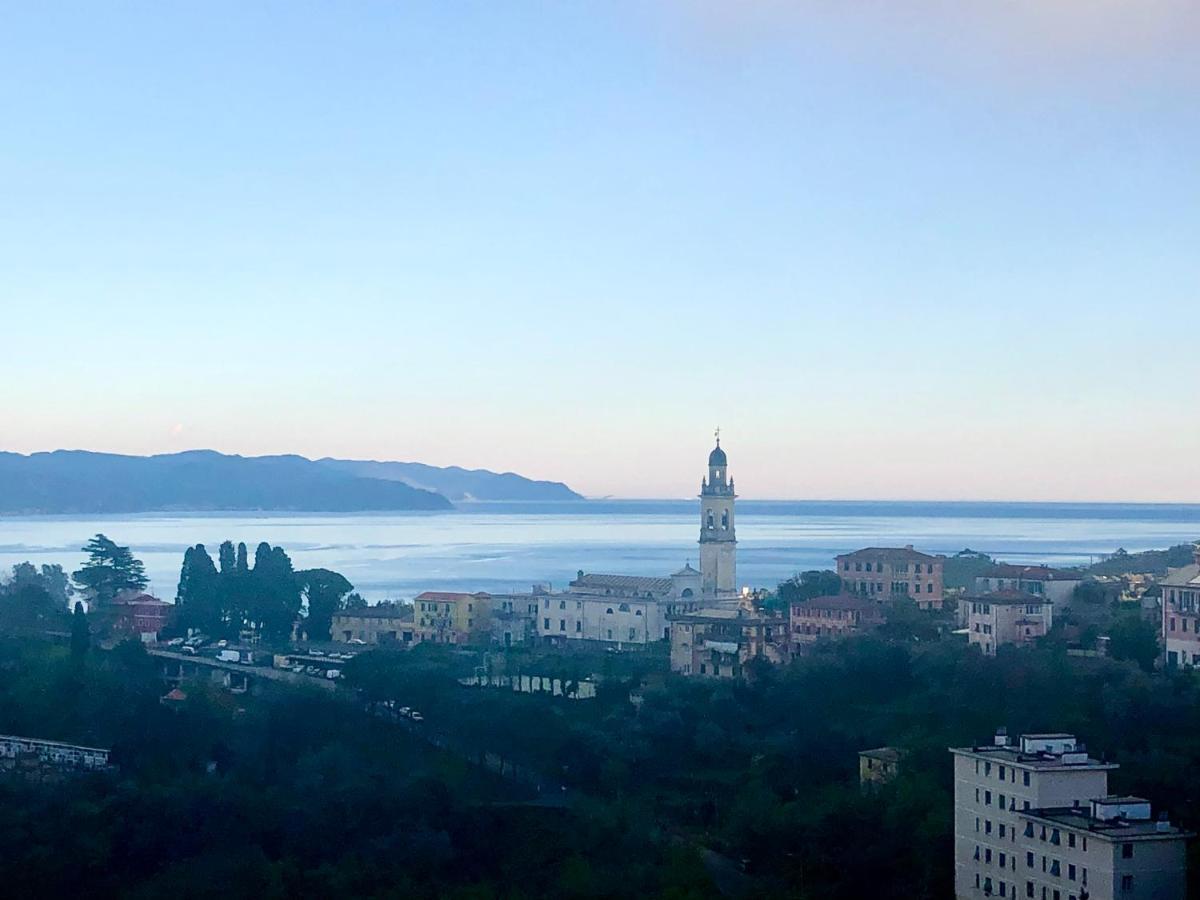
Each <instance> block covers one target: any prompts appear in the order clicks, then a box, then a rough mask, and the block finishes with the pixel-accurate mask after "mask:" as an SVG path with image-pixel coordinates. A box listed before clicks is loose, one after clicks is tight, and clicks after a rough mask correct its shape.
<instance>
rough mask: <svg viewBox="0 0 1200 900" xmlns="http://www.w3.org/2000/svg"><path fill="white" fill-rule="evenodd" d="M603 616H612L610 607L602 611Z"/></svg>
mask: <svg viewBox="0 0 1200 900" xmlns="http://www.w3.org/2000/svg"><path fill="white" fill-rule="evenodd" d="M604 614H605V615H607V616H611V615H612V614H613V611H612V607H611V606H610V607H609V608H608V609H606V610H605V611H604Z"/></svg>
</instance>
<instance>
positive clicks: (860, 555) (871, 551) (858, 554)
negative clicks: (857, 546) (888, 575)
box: [837, 547, 942, 562]
mask: <svg viewBox="0 0 1200 900" xmlns="http://www.w3.org/2000/svg"><path fill="white" fill-rule="evenodd" d="M868 557H869V558H870V559H872V560H874V559H879V558H880V557H882V558H883V559H885V560H887V561H888V562H912V561H914V560H915V561H917V562H938V561H939V560H941V559H942V557H938V556H930V555H929V554H928V553H922V552H921V551H920V550H914V549H913V548H912V547H864V548H863V549H862V550H855V551H854V552H853V553H843V554H842V555H841V556H838V557H837V559H867V558H868Z"/></svg>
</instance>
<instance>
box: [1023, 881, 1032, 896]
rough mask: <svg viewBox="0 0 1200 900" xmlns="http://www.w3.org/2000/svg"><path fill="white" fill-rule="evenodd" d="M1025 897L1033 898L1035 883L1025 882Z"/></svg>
mask: <svg viewBox="0 0 1200 900" xmlns="http://www.w3.org/2000/svg"><path fill="white" fill-rule="evenodd" d="M1025 896H1026V897H1032V896H1033V882H1032V881H1027V882H1025Z"/></svg>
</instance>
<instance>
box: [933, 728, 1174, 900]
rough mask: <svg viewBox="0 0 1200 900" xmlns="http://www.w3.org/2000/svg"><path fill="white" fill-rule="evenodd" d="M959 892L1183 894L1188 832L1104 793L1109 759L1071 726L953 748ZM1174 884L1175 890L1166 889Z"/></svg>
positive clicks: (1056, 899)
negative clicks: (1090, 749)
mask: <svg viewBox="0 0 1200 900" xmlns="http://www.w3.org/2000/svg"><path fill="white" fill-rule="evenodd" d="M950 752H951V754H953V757H954V891H955V897H956V898H958V900H976V898H983V897H1005V898H1009V897H1017V898H1034V900H1110V898H1111V900H1117V898H1120V900H1151V898H1155V900H1159V898H1162V900H1165V898H1168V897H1182V896H1184V894H1183V892H1182V885H1183V881H1182V879H1183V878H1184V877H1185V875H1186V862H1185V856H1184V853H1185V844H1186V840H1187V838H1188V837H1190V835H1188V834H1186V833H1184V832H1182V831H1180V830H1179V829H1176V828H1173V827H1172V826H1170V825H1169V824H1168V823H1165V822H1163V823H1159V822H1151V821H1150V813H1149V804H1146V803H1145V801H1140V800H1139V801H1132V800H1130V798H1113V797H1110V796H1109V793H1108V773H1109V772H1110V771H1112V770H1114V769H1116V768H1117V766H1116V765H1115V764H1113V763H1105V762H1102V761H1100V760H1097V759H1093V758H1092V757H1090V756H1089V755H1088V753H1087V750H1086V749H1085V748H1084V746H1083V744H1082V743H1080V742H1079V741H1078V740H1076V738H1075V737H1074V736H1073V735H1070V734H1027V735H1022V736H1021V738H1020V740H1019V741H1018V742H1017V743H1015V744H1013V743H1010V742H1009V739H1008V737H1007V735H1006V734H1005V733H1004V732H1003V731H1001V732H999V733H997V735H996V737H995V738H994V740H993V742H992V743H991V744H985V745H981V746H975V747H955V748H951V750H950ZM1173 890H1175V891H1178V892H1172V891H1173Z"/></svg>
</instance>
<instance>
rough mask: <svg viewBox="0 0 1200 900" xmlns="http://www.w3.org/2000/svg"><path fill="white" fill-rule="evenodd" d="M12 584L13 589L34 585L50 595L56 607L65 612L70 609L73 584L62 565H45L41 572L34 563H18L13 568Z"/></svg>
mask: <svg viewBox="0 0 1200 900" xmlns="http://www.w3.org/2000/svg"><path fill="white" fill-rule="evenodd" d="M10 584H11V585H12V586H13V587H23V586H25V585H33V586H34V587H38V588H41V589H43V590H45V591H46V593H47V594H49V595H50V599H51V600H52V601H54V603H55V605H57V606H59V607H60V608H61V609H64V610H65V609H67V608H68V603H67V601H68V599H69V598H70V596H71V593H72V591H71V583H70V580H69V579H68V578H67V573H66V572H64V571H63V567H62V566H60V565H52V566H47V565H43V566H42V568H41V571H39V570H38V568H37V566H35V565H34V564H33V563H30V562H23V563H17V564H16V565H15V566H13V569H12V581H11V582H10Z"/></svg>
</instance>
